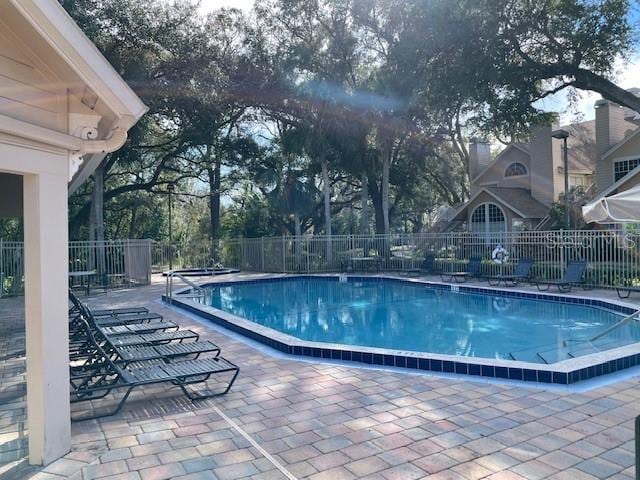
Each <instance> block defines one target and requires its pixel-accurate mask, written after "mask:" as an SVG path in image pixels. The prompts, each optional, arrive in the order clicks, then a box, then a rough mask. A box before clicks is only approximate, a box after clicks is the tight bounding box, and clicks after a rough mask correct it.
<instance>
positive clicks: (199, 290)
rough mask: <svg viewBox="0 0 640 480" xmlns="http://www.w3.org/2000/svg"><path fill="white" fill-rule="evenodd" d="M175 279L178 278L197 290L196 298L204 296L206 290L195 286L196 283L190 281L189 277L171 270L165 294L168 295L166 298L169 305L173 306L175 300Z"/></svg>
mask: <svg viewBox="0 0 640 480" xmlns="http://www.w3.org/2000/svg"><path fill="white" fill-rule="evenodd" d="M173 277H178V278H179V279H180V280H182V281H183V282H184V283H186V284H187V285H189V286H190V287H191V288H192V289H193V290H195V291H196V292H197V293H196V295H195V296H196V297H202V296H204V289H203V288H202V287H201V286H200V285H197V284H195V283H194V282H192V281H191V280H189V279H188V278H187V277H185V276H184V275H181V274H180V273H178V272H176V271H175V270H170V271H169V272H168V275H167V281H166V286H165V294H166V295H165V296H166V298H167V303H169V304H171V301H172V299H173Z"/></svg>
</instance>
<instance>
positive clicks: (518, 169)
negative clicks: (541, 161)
mask: <svg viewBox="0 0 640 480" xmlns="http://www.w3.org/2000/svg"><path fill="white" fill-rule="evenodd" d="M526 174H527V167H525V166H524V165H523V164H521V163H520V162H514V163H512V164H511V165H509V166H508V167H507V169H506V170H505V171H504V176H505V177H520V176H522V175H526Z"/></svg>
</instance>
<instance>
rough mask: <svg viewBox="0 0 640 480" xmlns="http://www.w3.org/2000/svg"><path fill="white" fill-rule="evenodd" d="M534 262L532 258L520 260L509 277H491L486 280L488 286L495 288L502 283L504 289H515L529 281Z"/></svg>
mask: <svg viewBox="0 0 640 480" xmlns="http://www.w3.org/2000/svg"><path fill="white" fill-rule="evenodd" d="M533 264H534V261H533V259H532V258H521V259H520V260H519V261H518V264H517V265H516V266H515V268H514V269H513V273H511V274H510V275H491V276H489V277H486V278H487V281H488V282H489V285H491V286H492V287H497V286H499V285H500V283H504V286H505V287H515V286H516V285H519V284H520V283H521V282H524V281H526V280H528V279H529V276H530V275H531V268H533Z"/></svg>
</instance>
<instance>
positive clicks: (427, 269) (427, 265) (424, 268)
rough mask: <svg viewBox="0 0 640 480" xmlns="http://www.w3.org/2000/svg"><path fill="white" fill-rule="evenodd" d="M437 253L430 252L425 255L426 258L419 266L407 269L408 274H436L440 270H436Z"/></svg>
mask: <svg viewBox="0 0 640 480" xmlns="http://www.w3.org/2000/svg"><path fill="white" fill-rule="evenodd" d="M435 262H436V257H435V255H432V254H428V255H425V257H424V260H423V261H422V263H421V264H420V266H419V267H418V268H410V269H409V270H407V274H415V275H435V274H437V273H440V272H436V270H435Z"/></svg>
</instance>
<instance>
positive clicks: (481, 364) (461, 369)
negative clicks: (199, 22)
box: [162, 274, 640, 385]
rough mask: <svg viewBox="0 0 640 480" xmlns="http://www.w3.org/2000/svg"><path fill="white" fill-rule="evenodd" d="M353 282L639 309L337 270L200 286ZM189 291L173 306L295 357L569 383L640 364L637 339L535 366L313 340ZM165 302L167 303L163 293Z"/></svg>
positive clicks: (608, 302)
mask: <svg viewBox="0 0 640 480" xmlns="http://www.w3.org/2000/svg"><path fill="white" fill-rule="evenodd" d="M340 277H345V278H347V280H351V281H365V282H370V281H394V282H400V283H412V284H421V285H425V286H427V287H429V288H433V289H437V290H448V291H454V292H460V293H480V294H484V295H487V294H491V295H496V294H498V295H499V296H502V297H512V298H530V299H537V300H546V301H552V302H558V303H566V304H578V305H586V306H593V307H598V308H605V309H608V310H611V311H614V312H616V313H620V314H623V315H624V314H627V315H628V314H631V313H633V312H634V311H636V310H638V308H637V307H635V306H633V305H631V304H628V303H625V302H618V301H615V300H602V299H596V298H587V297H575V296H568V295H566V294H554V293H547V292H545V293H534V292H525V291H522V290H517V289H512V290H501V289H499V288H495V287H483V286H475V285H464V284H449V283H444V282H434V281H429V280H425V279H421V278H399V277H396V276H388V275H375V276H361V275H338V274H315V275H314V274H299V275H298V274H293V275H291V274H289V275H278V276H270V277H260V278H255V279H229V280H225V281H221V282H206V283H203V284H201V285H200V286H202V287H207V286H215V287H221V286H225V285H231V284H235V285H237V284H241V283H256V282H258V283H259V282H274V281H286V280H290V279H294V278H340ZM189 291H191V288H184V289H182V290H179V291H177V292H175V293H174V295H173V296H172V301H171V304H172V305H176V306H178V307H181V308H184V309H185V310H188V311H190V312H192V313H195V314H197V315H200V316H201V317H203V318H206V319H207V320H210V321H212V322H214V323H216V324H217V325H220V326H222V327H225V328H228V329H229V330H231V331H234V332H236V333H240V334H242V335H244V336H246V337H248V338H251V339H253V340H256V341H258V342H260V343H262V344H264V345H267V346H269V347H271V348H274V349H275V350H278V351H279V352H282V353H286V354H289V355H294V356H305V357H311V358H321V359H331V360H341V361H348V362H358V363H364V364H368V365H378V366H389V367H400V368H407V369H414V370H422V371H430V372H442V373H457V374H463V375H471V376H480V377H487V378H497V379H508V380H520V381H526V382H537V383H552V384H558V385H570V384H574V383H577V382H580V381H583V380H588V379H591V378H595V377H598V376H602V375H606V374H609V373H614V372H617V371H620V370H623V369H626V368H631V367H635V366H637V365H640V342H638V343H634V344H631V345H625V346H622V347H617V348H613V349H610V350H605V351H602V352H597V353H591V354H588V355H583V356H580V357H578V358H573V359H569V360H563V361H561V362H556V363H552V364H539V363H533V362H523V361H519V360H502V359H491V358H480V357H465V356H460V355H445V354H438V353H430V352H413V351H402V350H391V349H385V348H377V347H366V346H354V345H344V344H337V343H324V342H312V341H308V340H302V339H299V338H297V337H294V336H291V335H288V334H285V333H282V332H279V331H277V330H274V329H272V328H269V327H265V326H263V325H259V324H257V323H255V322H252V321H250V320H247V319H245V318H242V317H239V316H236V315H233V314H230V313H228V312H225V311H222V310H219V309H216V308H214V307H210V306H206V305H202V304H201V303H198V302H195V301H193V300H191V299H188V298H184V297H183V298H180V294H181V293H186V292H189ZM162 299H163V301H165V302H166V301H167V297H166V296H165V295H163V296H162Z"/></svg>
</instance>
